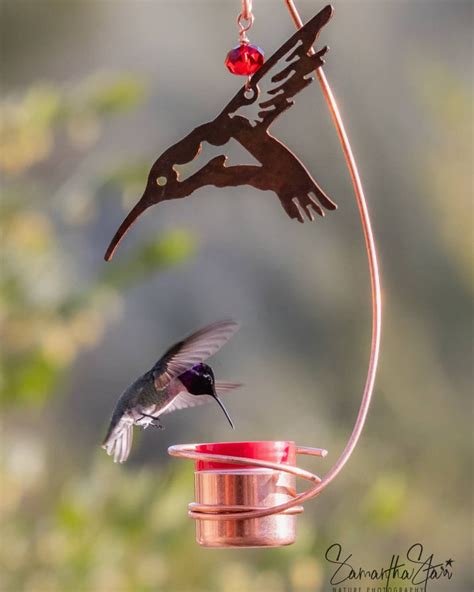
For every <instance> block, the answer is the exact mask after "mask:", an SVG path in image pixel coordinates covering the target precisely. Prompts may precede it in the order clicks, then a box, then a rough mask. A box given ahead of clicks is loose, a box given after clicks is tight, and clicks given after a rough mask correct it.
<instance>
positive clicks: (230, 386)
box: [160, 380, 242, 416]
mask: <svg viewBox="0 0 474 592" xmlns="http://www.w3.org/2000/svg"><path fill="white" fill-rule="evenodd" d="M241 386H242V383H240V382H221V381H219V380H216V383H215V388H216V393H217V396H220V395H225V394H227V393H228V392H230V391H233V390H235V389H238V388H240V387H241ZM213 401H215V399H214V398H213V397H211V395H190V394H189V393H188V392H187V391H181V392H180V393H179V395H177V396H176V397H175V398H174V399H173V401H172V402H171V403H170V404H169V405H168V406H167V407H166V408H165V409H164V410H163V411H160V416H161V415H166V414H167V413H172V412H173V411H179V410H180V409H187V408H188V407H197V406H198V405H204V404H205V403H212V402H213Z"/></svg>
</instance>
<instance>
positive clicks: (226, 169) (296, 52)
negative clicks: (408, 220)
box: [105, 5, 337, 261]
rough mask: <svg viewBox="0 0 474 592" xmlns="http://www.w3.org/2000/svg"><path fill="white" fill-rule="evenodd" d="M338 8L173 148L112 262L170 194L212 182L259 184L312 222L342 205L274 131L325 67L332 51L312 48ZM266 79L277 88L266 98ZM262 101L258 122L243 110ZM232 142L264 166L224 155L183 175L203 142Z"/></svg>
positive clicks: (291, 212) (154, 172)
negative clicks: (142, 219)
mask: <svg viewBox="0 0 474 592" xmlns="http://www.w3.org/2000/svg"><path fill="white" fill-rule="evenodd" d="M332 13H333V9H332V7H331V6H329V5H328V6H326V7H325V8H323V10H321V12H319V13H318V14H317V15H316V16H314V17H313V18H312V19H311V20H310V21H308V22H307V23H306V25H304V26H303V27H302V28H301V29H299V30H298V31H297V32H296V33H295V34H294V35H293V36H292V37H290V39H289V40H288V41H287V42H286V43H284V44H283V45H282V46H281V47H280V49H279V50H278V51H276V52H275V53H274V54H273V55H272V56H271V58H270V59H269V60H267V62H265V63H264V64H263V66H262V67H261V68H260V69H259V70H258V71H257V72H256V73H255V74H254V75H253V76H252V78H251V79H250V80H249V82H248V83H247V84H246V85H244V86H243V87H242V88H241V89H240V90H239V92H238V93H237V94H236V95H235V97H234V98H233V99H232V100H231V101H230V103H229V104H228V105H227V106H226V107H225V108H224V110H223V111H222V112H221V113H220V114H219V115H218V116H217V117H216V119H214V120H213V121H211V122H209V123H205V124H203V125H201V126H199V127H197V128H196V129H194V130H193V131H192V132H191V133H190V134H189V135H188V136H186V137H185V138H183V139H182V140H180V141H179V142H178V143H176V144H174V145H173V146H171V148H169V149H168V150H166V152H164V153H163V154H162V155H161V156H160V157H159V158H158V159H157V160H156V162H155V163H154V164H153V166H152V167H151V170H150V173H149V176H148V182H147V185H146V188H145V192H144V194H143V196H142V198H141V199H140V201H139V202H138V203H137V204H136V205H135V207H134V208H133V209H132V210H131V212H130V213H129V214H128V216H127V217H126V218H125V220H124V221H123V223H122V225H121V226H120V228H119V229H118V230H117V232H116V234H115V236H114V238H113V239H112V242H111V243H110V245H109V247H108V249H107V252H106V254H105V259H106V261H109V260H110V259H111V258H112V256H113V254H114V251H115V249H116V248H117V246H118V244H119V242H120V240H121V239H122V238H123V236H124V235H125V233H126V232H127V230H128V229H129V228H130V226H131V225H132V224H133V223H134V222H135V221H136V219H137V218H138V216H140V214H142V213H143V212H144V211H145V210H146V209H147V208H149V207H150V206H152V205H154V204H157V203H159V202H161V201H165V200H168V199H177V198H182V197H187V196H189V195H191V194H192V193H193V192H194V191H195V190H196V189H199V188H200V187H204V186H205V185H213V186H215V187H230V186H232V187H235V186H238V185H251V186H252V187H255V188H256V189H261V190H263V191H268V190H269V191H273V192H275V193H276V194H277V196H278V198H279V199H280V202H281V205H282V206H283V208H284V209H285V211H286V213H287V214H288V216H290V218H294V219H297V220H299V221H300V222H304V217H303V213H304V214H306V216H307V217H308V219H310V220H314V215H313V212H315V213H317V214H319V215H320V216H324V210H323V208H325V209H326V210H335V209H336V207H337V206H336V204H335V203H334V202H332V201H331V200H330V199H329V197H328V196H327V195H326V194H325V193H324V192H323V190H322V189H321V188H320V187H319V185H318V184H317V183H316V181H315V180H314V179H313V178H312V176H311V175H310V173H309V172H308V170H307V169H306V168H305V166H304V165H303V164H302V163H301V161H300V160H299V159H298V158H297V157H296V156H295V155H294V154H293V153H292V152H291V151H290V150H289V149H288V148H287V147H286V146H285V145H284V144H283V143H281V142H280V141H279V140H277V139H276V138H275V137H274V136H272V135H271V134H270V133H269V131H268V130H269V128H270V126H271V125H272V123H273V122H274V121H275V119H276V118H277V117H278V116H279V115H280V114H281V113H283V112H284V111H286V110H287V109H289V108H290V107H291V106H292V105H293V104H294V101H293V97H294V96H295V95H296V94H297V93H299V92H300V91H301V90H303V89H304V88H306V87H307V86H308V85H309V84H310V83H311V82H312V81H313V80H314V78H313V77H312V73H313V72H314V70H316V69H317V68H319V67H320V66H322V65H323V63H324V61H323V56H324V54H325V53H326V52H327V50H328V48H327V47H323V48H322V49H321V50H319V51H318V52H316V53H314V52H313V50H312V46H313V44H314V43H315V41H316V40H317V38H318V36H319V33H320V31H321V29H322V28H323V27H324V25H326V23H327V22H328V21H329V19H330V18H331V16H332ZM259 82H262V83H265V84H266V85H269V86H270V88H269V89H268V90H267V91H266V93H265V94H266V95H269V96H270V98H269V99H267V98H266V97H265V100H262V98H261V97H260V95H261V90H260V88H259ZM253 104H256V105H257V106H258V109H259V111H258V118H257V120H255V121H251V120H250V119H248V118H247V117H244V116H243V115H241V114H239V110H240V109H242V108H244V107H246V106H248V105H253ZM231 139H234V140H236V141H237V142H239V143H240V144H241V145H242V146H243V147H244V148H245V149H246V150H247V151H248V152H249V153H250V154H251V155H252V156H253V157H254V158H255V159H256V160H257V161H258V162H259V163H260V165H261V166H258V165H235V166H226V160H227V157H226V156H225V155H220V156H216V157H215V158H213V159H212V160H210V161H209V162H208V163H207V164H206V165H205V166H203V167H202V168H201V169H200V170H198V171H197V172H196V173H194V174H193V175H191V176H190V177H188V178H187V179H184V180H182V181H180V180H179V175H178V172H177V171H176V169H175V168H174V167H175V166H176V165H183V164H186V163H189V162H191V161H192V160H194V159H195V158H196V157H197V156H198V154H199V152H200V151H201V147H202V143H203V142H208V143H209V144H212V145H214V146H224V145H225V144H227V142H229V141H230V140H231Z"/></svg>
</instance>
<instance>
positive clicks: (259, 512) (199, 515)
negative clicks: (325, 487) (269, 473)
mask: <svg viewBox="0 0 474 592" xmlns="http://www.w3.org/2000/svg"><path fill="white" fill-rule="evenodd" d="M198 446H199V444H177V445H175V446H170V447H169V448H168V453H169V454H170V455H171V456H176V457H179V458H187V459H189V460H195V461H197V460H201V461H214V462H219V463H231V464H238V465H246V466H248V467H249V468H263V469H272V470H274V471H282V472H284V473H289V474H290V475H294V476H295V477H299V478H301V479H306V480H307V481H311V483H316V484H319V483H321V478H320V477H318V475H315V474H314V473H311V472H309V471H306V470H305V469H300V468H299V467H294V466H292V465H287V464H284V463H274V462H269V461H264V460H257V459H253V458H252V459H250V458H245V457H241V456H230V455H227V454H210V453H205V452H200V451H198V450H197V447H198ZM296 454H304V455H308V456H320V457H322V458H324V457H325V456H326V455H327V450H324V449H323V448H308V447H304V446H297V447H296ZM310 491H311V490H310ZM306 494H307V492H304V493H300V494H298V495H297V496H296V497H294V498H293V499H292V500H291V501H290V502H287V503H285V504H279V505H277V506H272V507H269V508H256V507H250V506H227V505H208V504H198V503H195V502H192V503H190V504H189V506H188V510H189V511H188V515H189V516H190V517H191V518H193V519H195V520H196V519H197V520H199V519H203V518H205V519H206V520H246V519H249V518H263V517H264V516H271V515H272V514H281V513H285V514H287V513H288V514H290V513H291V514H300V513H301V512H302V511H303V508H302V506H299V505H298V504H299V502H300V501H302V500H304V499H305V496H306Z"/></svg>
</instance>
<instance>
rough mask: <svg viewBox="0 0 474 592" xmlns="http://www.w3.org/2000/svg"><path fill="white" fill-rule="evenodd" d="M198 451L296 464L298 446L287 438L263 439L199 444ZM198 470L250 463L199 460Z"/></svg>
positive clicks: (226, 467)
mask: <svg viewBox="0 0 474 592" xmlns="http://www.w3.org/2000/svg"><path fill="white" fill-rule="evenodd" d="M196 451H197V452H204V453H205V452H207V453H209V454H226V455H229V456H242V457H244V458H254V459H258V460H264V461H268V462H274V463H280V464H281V463H282V464H286V465H292V466H295V465H296V446H295V443H294V442H291V441H285V440H277V441H272V440H261V441H258V442H211V443H209V444H197V445H196ZM195 467H196V471H209V470H211V471H212V470H229V469H250V468H252V467H249V466H248V465H238V464H233V463H221V462H216V461H207V460H197V461H196V463H195Z"/></svg>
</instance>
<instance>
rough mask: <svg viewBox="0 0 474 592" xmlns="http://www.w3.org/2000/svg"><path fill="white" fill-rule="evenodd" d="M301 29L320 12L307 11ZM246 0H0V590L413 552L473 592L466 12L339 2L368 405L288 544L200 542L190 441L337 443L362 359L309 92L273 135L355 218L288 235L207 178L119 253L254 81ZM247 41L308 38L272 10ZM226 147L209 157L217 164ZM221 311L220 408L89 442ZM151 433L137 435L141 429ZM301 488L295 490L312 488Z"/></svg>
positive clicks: (330, 163) (252, 581)
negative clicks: (140, 204) (249, 77)
mask: <svg viewBox="0 0 474 592" xmlns="http://www.w3.org/2000/svg"><path fill="white" fill-rule="evenodd" d="M298 6H299V7H300V9H301V12H302V16H303V17H304V19H305V20H306V19H308V18H309V17H311V16H312V15H313V14H315V13H316V12H317V11H318V10H319V9H320V8H321V4H318V3H316V2H313V1H311V2H310V1H301V2H299V3H298ZM239 8H240V3H239V1H238V0H232V1H231V0H226V1H217V0H216V1H211V2H209V1H205V0H194V1H184V0H182V1H174V2H171V1H162V2H161V1H144V0H137V1H133V0H110V1H105V0H104V1H99V0H88V1H79V0H78V1H72V0H70V1H65V0H64V1H49V0H48V1H43V0H17V1H14V0H11V1H5V0H3V1H2V2H1V17H2V18H1V44H2V45H1V77H2V91H3V94H2V100H1V107H0V108H1V128H0V143H1V150H0V169H1V172H2V199H1V223H2V269H1V283H0V298H1V300H0V316H1V323H2V329H1V331H2V338H1V344H2V346H1V349H2V378H1V385H0V389H1V396H2V406H3V421H2V436H1V444H2V460H1V476H0V486H1V511H2V518H1V520H2V526H1V544H0V556H1V564H2V566H1V572H2V584H1V590H5V591H8V592H17V591H23V590H24V591H28V592H53V591H54V592H56V591H84V592H96V591H97V592H101V591H104V592H108V591H110V592H113V591H117V592H119V591H134V592H135V591H137V592H139V591H156V590H160V591H161V590H163V591H166V592H188V591H189V592H191V591H192V592H200V591H202V592H214V591H216V592H217V591H219V592H221V591H222V592H252V591H258V592H267V591H268V592H286V591H290V590H291V591H293V590H294V591H298V592H306V591H307V592H309V591H311V592H316V591H319V590H328V589H330V587H329V584H328V578H329V577H330V575H331V573H332V570H331V569H328V565H327V563H326V562H325V560H324V552H325V550H326V548H327V547H328V546H329V545H330V544H332V543H334V542H339V543H341V544H342V545H343V547H344V549H345V550H347V552H348V553H349V552H351V553H353V554H354V561H355V563H356V565H359V564H360V565H368V566H373V567H377V566H381V565H388V564H389V562H390V557H391V555H392V554H393V553H395V554H396V553H401V554H404V553H405V552H406V550H407V548H408V547H409V546H411V545H412V544H413V543H415V542H421V543H423V544H424V545H425V549H426V550H427V551H429V552H430V553H434V554H435V560H439V561H443V560H445V559H448V558H449V557H452V558H453V559H454V560H455V563H454V577H453V579H452V580H451V581H450V582H449V583H447V582H446V581H441V582H439V583H436V582H433V583H430V584H429V586H428V589H429V590H434V591H436V590H438V591H441V590H442V591H445V590H450V591H451V590H452V591H456V592H461V591H462V592H464V591H466V592H467V591H468V590H472V588H473V586H474V583H473V581H472V572H471V568H470V562H471V558H472V549H471V546H470V545H471V537H470V526H469V524H470V518H471V505H470V497H471V496H470V495H469V493H470V490H471V486H472V481H471V477H472V473H471V467H472V464H471V461H472V457H471V451H472V436H471V430H472V415H471V414H470V411H471V406H470V395H471V386H472V371H471V360H470V354H471V351H472V348H471V337H472V329H471V327H472V326H471V322H470V319H471V312H472V309H471V297H472V288H473V284H472V266H471V255H472V227H471V222H472V202H471V189H472V178H471V164H472V156H473V154H472V137H473V136H472V88H473V87H472V82H473V80H472V70H471V68H472V57H471V50H472V40H471V34H472V23H473V19H472V11H473V6H472V3H471V2H462V1H447V0H445V1H420V0H419V1H417V2H403V1H385V2H376V1H372V2H367V1H360V2H359V1H342V0H340V1H338V2H336V3H335V8H336V14H335V17H334V19H333V21H332V22H331V24H330V25H329V26H328V27H327V30H326V32H325V33H324V36H323V38H322V42H323V43H324V42H327V43H328V44H329V45H330V48H331V50H330V52H329V54H328V57H327V65H326V67H325V70H326V72H327V75H328V78H329V80H330V82H331V83H332V85H333V88H334V92H335V94H336V97H337V98H338V100H339V103H340V107H341V110H342V113H343V115H344V117H345V119H346V125H347V128H348V131H349V133H350V136H351V138H352V142H353V148H354V150H355V152H356V155H357V157H358V160H359V163H360V169H361V174H362V177H363V180H364V184H365V187H366V192H367V196H368V200H369V204H370V209H371V213H372V218H373V223H374V227H375V231H376V238H377V243H378V246H379V250H380V259H381V268H382V274H383V287H384V300H385V303H384V307H385V310H384V334H383V347H382V356H381V365H380V370H379V374H378V379H377V383H376V389H375V397H374V402H373V406H372V409H371V412H370V414H369V418H368V422H367V425H366V428H365V432H364V434H363V436H362V439H361V442H360V445H359V447H358V448H357V450H356V452H355V454H354V456H353V458H352V460H351V462H350V463H349V464H348V465H347V467H346V468H345V470H344V471H343V473H342V474H341V476H340V477H339V478H338V479H337V480H336V481H335V482H334V483H333V484H332V485H331V487H329V488H328V489H327V490H326V491H325V493H324V494H323V495H322V496H321V497H320V498H318V499H317V500H314V501H312V502H310V503H308V504H306V509H305V515H304V519H302V518H300V519H299V536H298V540H297V543H296V544H295V545H293V546H292V547H288V548H284V549H276V550H241V551H238V550H226V551H224V550H206V549H202V548H199V547H198V546H197V545H196V544H195V542H194V524H193V522H192V521H191V520H189V519H188V518H187V516H186V506H187V503H188V502H189V501H191V500H192V498H193V468H192V465H191V464H190V463H187V462H185V461H179V460H176V459H170V458H169V457H168V456H167V453H166V450H167V447H168V446H169V445H171V444H174V443H178V442H199V441H211V440H219V439H222V440H226V439H238V440H241V439H285V438H287V439H295V440H297V442H298V443H299V444H300V445H307V446H321V447H325V448H327V449H328V450H329V451H330V454H329V456H328V457H327V458H326V459H325V460H322V461H320V460H317V461H314V463H313V462H312V461H309V462H308V465H307V466H308V467H309V468H312V469H314V470H316V471H317V472H319V473H320V474H324V473H325V472H327V470H328V469H329V468H330V467H331V466H332V463H334V461H335V459H336V458H337V457H338V455H339V454H340V452H341V451H342V449H343V447H344V444H345V442H346V440H347V438H348V436H349V434H350V431H351V429H352V425H353V422H354V419H355V414H356V412H357V407H358V405H359V400H360V396H361V392H362V387H363V383H364V379H365V373H366V369H367V362H368V350H369V338H370V306H369V283H368V274H367V263H366V256H365V252H364V246H363V240H362V234H361V229H360V224H359V220H358V215H357V210H356V207H355V202H354V198H353V193H352V189H351V185H350V180H349V177H348V174H347V172H346V169H345V165H344V161H343V158H342V156H341V151H340V148H339V145H338V141H337V138H336V135H335V132H334V129H333V128H332V125H331V122H330V120H329V117H328V112H327V108H326V106H325V104H324V101H323V99H322V97H321V93H320V91H319V89H318V87H317V84H314V85H312V86H311V87H310V88H309V89H308V90H306V91H305V92H303V93H301V95H299V97H298V99H297V104H296V106H295V107H294V108H293V109H291V110H290V111H289V112H288V113H287V114H285V115H284V116H283V117H282V118H281V119H280V120H279V121H278V122H277V124H276V125H275V126H274V128H273V131H274V132H275V134H276V135H277V136H278V137H280V138H282V139H284V140H285V141H286V142H287V143H288V145H289V146H290V147H291V148H292V149H294V150H295V152H296V153H297V154H298V155H299V156H300V157H301V159H302V160H303V162H304V163H305V164H306V165H307V166H308V168H309V169H310V170H311V171H313V173H314V175H315V177H316V178H317V179H318V181H319V182H320V184H321V185H322V187H323V188H325V190H326V191H327V192H328V193H329V195H331V196H332V197H333V198H334V200H335V201H336V202H337V203H338V204H339V208H340V209H339V210H338V212H336V213H334V214H330V215H328V216H327V217H326V219H325V220H318V221H317V222H315V223H314V224H309V223H307V224H305V225H303V226H302V225H299V224H297V223H295V222H292V221H290V220H289V219H288V218H287V217H286V216H285V215H284V213H283V210H282V209H281V207H280V205H279V204H278V201H277V199H276V198H275V197H274V196H272V195H271V194H269V193H259V192H257V191H254V190H252V189H249V188H237V189H228V190H218V189H215V188H212V189H211V188H206V189H203V190H201V191H200V192H199V193H198V194H196V195H195V197H193V199H192V200H189V201H180V200H178V201H174V202H169V203H166V204H164V205H161V206H160V207H159V208H156V209H152V210H150V211H149V212H148V213H147V215H146V216H144V217H143V219H141V220H140V221H139V223H138V224H137V225H136V226H135V227H134V230H133V232H132V233H130V235H129V236H127V239H126V240H125V241H124V243H123V244H122V245H121V247H120V249H119V251H118V252H117V255H116V257H115V259H114V260H113V262H112V263H109V264H106V263H104V261H103V259H102V257H103V253H104V251H105V248H106V246H107V244H108V242H109V240H110V238H111V236H112V234H113V232H114V231H115V229H116V227H117V225H118V224H119V222H120V221H121V220H122V218H123V216H124V214H125V212H126V210H127V209H128V208H129V207H130V206H131V205H132V204H133V203H134V202H135V201H136V200H137V199H138V197H139V196H140V195H141V191H142V189H143V187H144V182H145V178H146V174H147V171H148V167H149V165H150V164H151V163H152V162H153V160H154V158H155V157H156V156H157V155H158V154H160V153H161V152H162V151H163V150H164V149H165V148H167V147H168V146H169V145H170V144H172V143H174V142H175V141H177V140H178V139H180V138H181V137H182V136H183V135H185V134H186V133H188V132H189V131H190V130H191V129H192V128H193V127H194V126H196V125H198V124H200V123H203V122H205V121H208V120H210V119H211V118H213V117H214V116H215V115H216V114H217V113H218V112H219V111H220V110H221V108H222V107H223V106H224V105H225V104H226V103H227V101H228V100H229V99H230V97H231V96H232V95H233V93H234V92H235V91H236V89H237V88H238V86H239V82H240V81H239V80H236V79H235V78H234V77H232V76H231V75H230V74H228V73H227V71H226V70H225V68H224V66H223V59H224V57H225V54H226V52H227V51H228V49H230V47H232V46H233V45H235V42H236V40H237V39H236V27H235V18H236V15H237V13H238V11H239ZM254 13H255V17H256V21H255V25H254V28H253V29H252V31H251V35H250V37H251V40H252V41H253V42H255V43H258V44H259V45H261V46H262V47H263V48H264V49H265V50H266V51H267V55H270V54H271V53H272V51H273V50H275V49H276V48H277V47H278V46H279V45H280V44H281V43H282V42H283V41H284V40H285V39H286V38H287V37H288V36H289V35H290V34H291V33H292V32H293V28H292V24H291V22H290V19H289V17H288V15H287V13H286V9H285V7H284V3H283V1H277V0H255V1H254ZM216 153H219V152H218V151H217V152H215V153H213V154H216ZM227 316H232V317H235V318H238V319H241V320H242V323H243V326H242V329H241V331H240V332H239V334H238V335H237V336H236V337H235V338H234V339H233V340H232V342H231V343H229V345H227V346H226V347H225V349H224V350H223V351H222V352H221V353H220V354H219V355H218V356H216V359H215V361H214V362H213V365H214V367H215V370H216V373H217V374H218V376H219V377H221V378H229V379H237V380H241V381H243V382H245V384H246V386H245V388H244V389H242V390H241V391H239V392H238V394H237V393H236V394H235V395H232V398H230V396H229V399H228V400H227V404H228V407H229V410H230V412H231V414H232V416H233V418H234V420H235V422H236V424H237V431H236V432H235V433H230V432H229V429H228V426H227V424H226V422H225V420H224V419H223V417H222V415H221V413H220V411H219V409H218V408H217V406H215V407H212V406H209V407H203V408H198V409H196V410H193V411H187V412H183V413H178V414H174V415H172V416H169V417H167V418H166V422H165V423H166V430H165V431H164V432H157V431H154V430H148V431H147V432H146V433H140V434H138V433H137V436H138V437H136V440H135V445H134V448H133V450H132V455H131V458H130V460H129V461H128V462H127V463H126V465H124V466H119V465H114V464H113V463H112V461H111V459H110V458H108V457H107V456H106V455H105V453H104V451H103V450H101V449H100V447H99V444H100V442H101V440H102V438H103V435H104V430H105V429H106V425H107V421H108V418H109V415H110V413H111V410H112V406H113V404H114V402H115V400H116V398H117V397H118V395H119V394H120V393H121V391H122V390H123V389H124V388H125V387H126V386H127V385H128V384H129V383H130V381H131V380H132V379H133V378H135V377H136V376H138V375H139V374H140V373H142V372H143V371H145V370H147V369H148V368H149V367H150V366H151V365H152V364H153V363H154V362H155V361H156V359H157V357H158V356H159V355H161V353H162V352H163V351H164V349H165V348H166V347H167V346H168V345H170V343H172V342H173V341H174V340H176V339H178V338H180V337H182V336H183V335H186V334H187V333H189V332H190V331H192V330H194V329H195V328H197V327H200V326H202V325H204V324H205V323H207V322H211V321H214V320H217V319H219V318H222V317H227ZM137 432H138V430H137ZM304 486H305V485H304V484H302V487H304Z"/></svg>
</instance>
